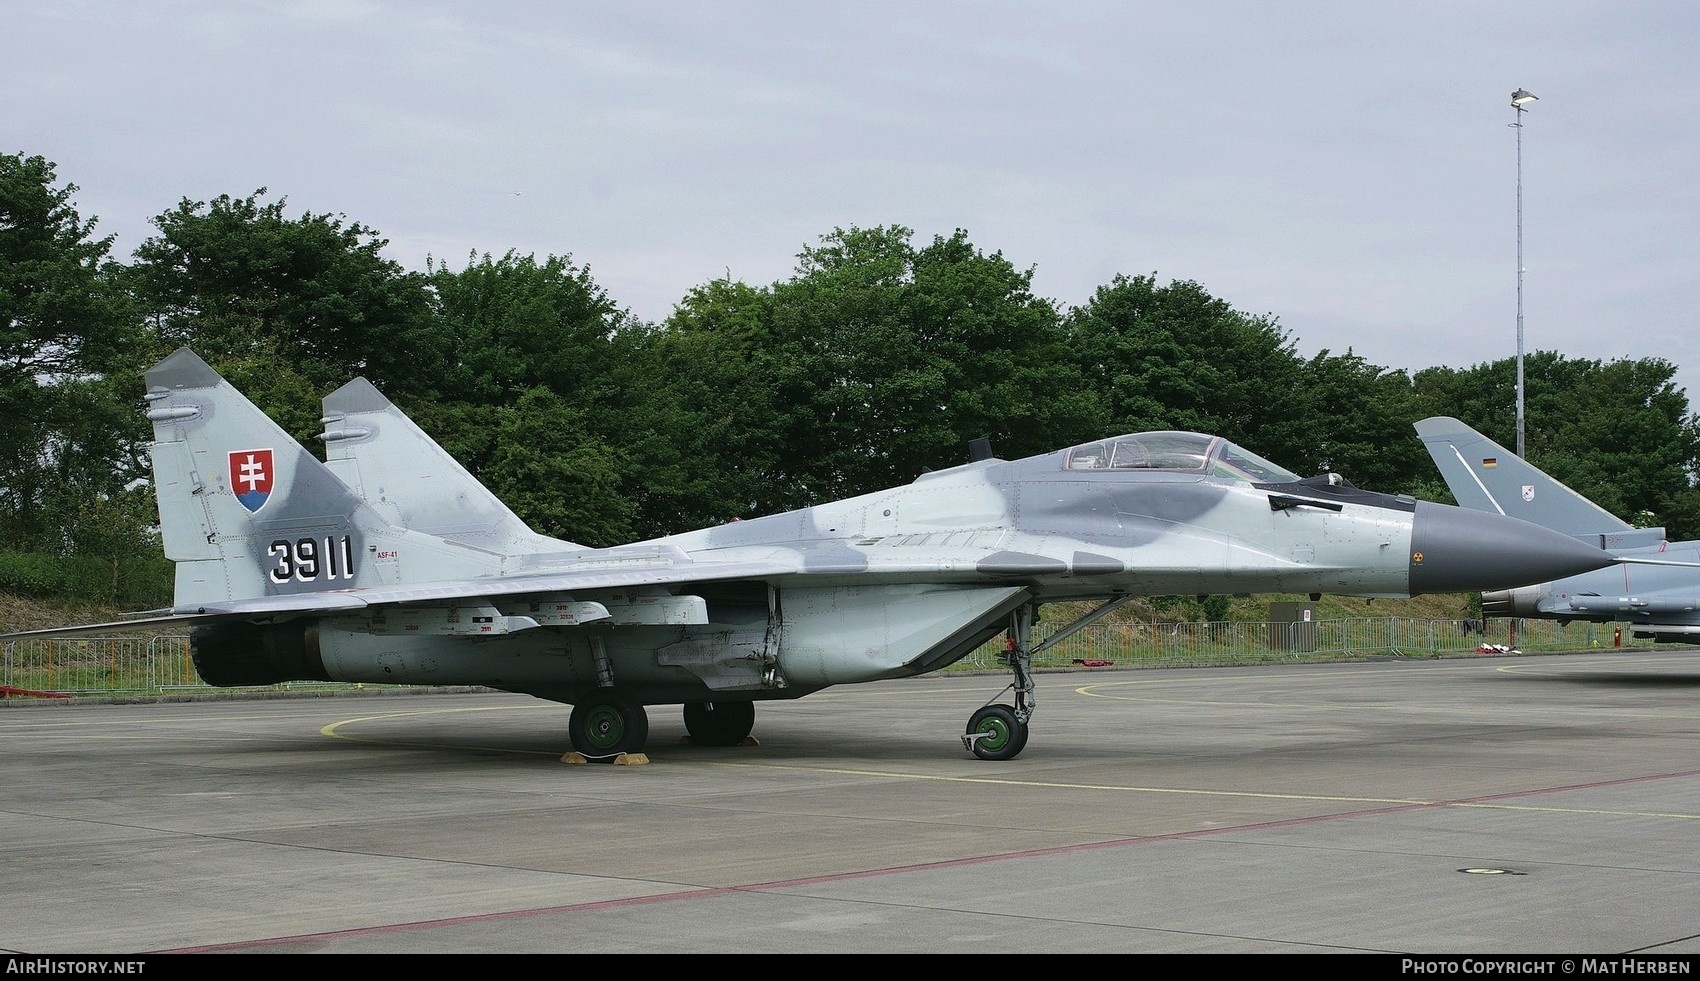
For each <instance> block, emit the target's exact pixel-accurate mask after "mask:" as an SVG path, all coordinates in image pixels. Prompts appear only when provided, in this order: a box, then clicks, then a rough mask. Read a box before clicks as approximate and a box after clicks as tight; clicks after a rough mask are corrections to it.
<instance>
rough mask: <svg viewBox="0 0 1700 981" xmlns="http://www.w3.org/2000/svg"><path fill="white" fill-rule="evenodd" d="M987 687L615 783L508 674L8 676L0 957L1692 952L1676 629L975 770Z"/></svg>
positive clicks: (1150, 694) (1694, 683)
mask: <svg viewBox="0 0 1700 981" xmlns="http://www.w3.org/2000/svg"><path fill="white" fill-rule="evenodd" d="M1006 681H1007V678H1006V677H1004V676H998V675H961V676H959V675H933V676H929V677H925V678H919V679H913V680H906V681H896V682H880V683H874V684H866V685H854V686H847V687H842V688H833V689H828V690H827V691H824V692H820V693H817V694H815V695H811V696H808V697H806V698H803V699H800V700H798V701H795V702H774V703H763V704H761V705H760V706H759V708H758V710H757V719H756V731H755V735H756V739H757V741H758V745H753V746H742V747H737V748H730V749H715V748H706V747H699V746H694V745H690V744H688V743H687V742H684V741H683V739H684V736H685V729H684V724H683V722H682V720H681V716H680V712H679V709H678V707H677V706H659V707H655V708H653V709H652V710H651V713H650V716H651V731H650V740H649V745H648V749H647V754H646V755H647V756H648V759H649V762H648V763H647V764H644V765H631V766H611V765H606V764H571V763H566V762H563V755H564V754H565V753H566V752H567V751H568V743H567V738H566V728H567V715H568V711H569V710H568V708H567V707H566V706H562V705H556V704H553V703H549V702H544V701H540V700H538V699H534V698H530V697H528V696H520V695H508V694H500V693H484V692H467V693H413V692H409V693H405V694H393V693H384V694H375V693H371V692H366V693H358V694H353V695H344V696H334V697H332V696H320V697H288V698H262V699H242V700H233V699H221V700H198V701H175V702H143V703H133V704H116V703H96V702H85V701H75V702H47V701H36V700H27V699H6V700H4V701H0V746H3V747H4V752H3V753H0V787H3V792H0V848H3V852H0V896H4V911H3V914H0V950H3V951H9V952H16V953H25V954H30V955H51V954H63V955H100V954H106V955H125V954H129V955H139V954H165V953H168V952H179V953H186V952H256V953H403V952H405V953H437V952H441V953H469V954H478V953H817V954H819V953H1348V954H1350V953H1360V954H1383V955H1385V954H1398V955H1436V956H1438V955H1471V956H1484V957H1486V956H1512V955H1554V956H1557V955H1566V954H1569V955H1584V956H1610V955H1621V954H1626V953H1635V954H1643V955H1658V956H1668V957H1670V958H1672V959H1673V960H1676V961H1680V962H1683V963H1691V962H1692V961H1693V959H1694V955H1695V954H1697V953H1700V651H1694V650H1687V649H1683V650H1673V651H1664V650H1659V651H1653V650H1644V649H1636V650H1610V651H1604V652H1590V653H1584V654H1567V655H1547V656H1529V655H1525V656H1512V655H1504V656H1491V657H1467V658H1452V659H1443V660H1397V659H1389V660H1381V661H1372V662H1355V663H1332V664H1288V665H1269V666H1258V667H1228V668H1179V669H1154V670H1101V669H1100V670H1084V671H1074V672H1057V673H1044V674H1041V675H1039V678H1038V681H1039V692H1038V704H1037V712H1036V714H1035V715H1034V718H1033V722H1032V739H1031V741H1030V742H1029V743H1028V745H1027V748H1026V750H1025V751H1024V752H1023V753H1022V755H1021V756H1020V757H1018V758H1017V759H1015V760H1012V761H1007V762H1003V763H990V762H984V761H981V760H977V759H975V758H974V757H972V756H971V755H970V754H968V753H967V752H966V751H965V750H964V749H963V747H962V744H961V739H960V734H961V732H962V731H963V729H964V728H965V726H966V724H967V720H968V717H969V715H970V713H972V712H973V711H974V710H975V709H976V708H978V707H979V706H980V705H982V704H984V703H986V702H988V701H991V700H993V699H994V698H996V696H998V693H999V689H1000V687H1002V686H1003V685H1004V684H1005V682H1006ZM1001 700H1005V701H1007V700H1008V696H1007V695H1006V696H1004V698H1003V699H1001ZM0 960H3V958H0Z"/></svg>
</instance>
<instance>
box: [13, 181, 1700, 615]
mask: <svg viewBox="0 0 1700 981" xmlns="http://www.w3.org/2000/svg"><path fill="white" fill-rule="evenodd" d="M74 190H75V186H74V185H69V184H65V185H60V184H58V182H57V176H56V174H55V168H54V166H53V165H52V164H50V163H48V162H46V161H45V160H43V159H41V158H40V157H28V158H26V157H24V156H22V155H21V154H17V155H10V156H0V548H4V549H11V550H13V552H14V553H31V554H37V555H51V556H56V557H61V558H59V559H56V560H54V561H55V562H57V564H54V562H47V561H45V560H43V561H42V562H34V561H33V560H26V559H8V560H6V566H5V568H6V569H7V570H10V571H5V572H0V576H4V577H5V579H4V582H0V585H4V583H5V582H12V581H14V580H15V581H16V582H17V583H18V584H19V586H20V588H24V587H27V588H29V589H32V590H40V589H49V590H63V591H65V593H66V594H67V595H74V594H75V593H74V591H75V590H78V589H96V588H106V589H108V590H111V591H120V590H123V589H129V588H131V587H126V586H123V585H122V583H123V582H125V581H126V580H127V578H129V577H130V573H128V572H125V571H124V569H125V566H124V562H125V561H127V560H128V558H130V557H134V556H157V554H158V545H157V542H156V541H155V539H154V538H153V534H152V531H151V526H152V524H153V521H154V519H155V515H154V511H153V504H152V495H151V490H150V489H149V488H148V487H147V486H146V483H145V481H146V479H147V478H148V476H149V469H148V466H147V458H146V453H145V445H146V440H147V438H148V435H149V432H148V425H147V423H146V421H145V419H144V418H143V417H142V416H141V414H140V413H138V412H136V409H135V406H136V402H137V400H138V398H139V396H140V395H141V394H142V379H141V377H140V373H141V371H142V370H143V369H144V368H145V366H147V365H149V364H152V363H153V362H154V361H155V360H157V359H158V358H159V357H162V356H163V355H165V354H166V353H169V351H170V350H172V349H173V348H175V347H177V346H179V345H184V344H188V345H190V346H192V347H194V348H195V349H196V351H197V352H198V353H200V354H201V355H202V357H204V358H206V359H207V360H208V361H209V363H211V364H212V365H213V366H214V367H215V368H217V369H218V370H219V371H221V372H222V373H223V374H224V375H225V376H226V377H227V378H229V379H230V380H231V382H232V383H233V384H235V385H236V386H237V387H238V388H240V389H242V390H243V391H244V392H245V393H247V394H248V395H249V397H250V398H252V399H253V400H254V401H255V402H256V404H258V405H259V406H260V407H261V408H262V409H264V410H266V411H267V412H268V413H270V414H271V415H272V416H273V417H274V418H275V419H277V420H278V422H279V423H280V424H281V425H283V427H284V428H285V429H286V430H288V431H289V432H290V433H292V434H294V435H295V436H296V438H297V439H299V440H300V441H301V442H303V444H305V445H308V446H313V445H316V439H315V437H316V436H317V434H318V432H319V414H320V406H319V402H320V399H322V398H323V397H324V395H326V394H327V393H329V392H330V391H331V390H333V389H334V388H336V387H338V386H340V385H341V384H343V383H344V382H345V381H347V380H348V379H349V378H350V377H352V376H354V375H357V374H359V375H365V376H366V377H367V378H369V379H370V380H371V381H373V382H374V383H375V384H377V385H378V386H379V387H380V388H381V389H383V390H384V391H385V392H386V394H388V395H389V396H390V398H391V399H393V400H394V401H395V402H396V404H397V405H398V406H400V407H402V408H403V409H404V410H405V411H407V412H409V414H410V415H412V416H413V417H414V419H415V421H416V422H418V423H419V425H420V426H421V427H422V428H423V429H425V430H426V431H427V432H428V433H431V434H432V436H433V437H435V438H436V439H437V440H438V442H440V443H441V444H442V445H443V446H444V448H445V449H447V450H448V451H449V452H450V453H452V454H453V455H454V456H455V457H456V459H458V460H460V461H461V463H462V464H463V465H464V466H466V468H467V469H468V470H469V471H470V472H471V473H472V474H474V475H475V476H477V477H478V478H480V479H482V480H484V481H485V483H486V484H487V485H488V486H489V487H490V488H491V489H492V490H493V491H494V492H495V493H497V494H498V496H500V497H502V498H503V499H504V500H505V501H506V502H507V503H508V504H509V506H510V507H512V508H513V509H514V510H515V511H516V513H518V514H520V516H521V517H522V518H525V519H526V520H527V521H528V522H530V523H532V524H533V526H534V527H536V528H537V529H538V530H539V531H542V532H544V533H546V534H551V535H554V536H557V537H561V538H566V539H570V540H573V541H577V542H582V543H585V544H590V545H611V544H616V543H620V542H623V541H628V540H631V539H633V538H640V539H641V538H649V537H654V536H657V535H662V534H666V533H671V532H678V531H684V530H687V529H690V528H697V527H703V526H707V525H712V524H717V523H720V522H723V521H726V520H729V519H731V518H734V517H753V516H757V515H761V514H769V513H775V512H779V511H785V510H790V509H793V508H798V507H802V506H806V505H810V504H817V503H821V502H823V501H826V500H831V499H837V498H843V497H847V496H851V495H855V494H860V493H865V492H868V491H872V490H875V489H879V488H883V487H888V486H892V485H894V484H899V483H903V482H907V481H909V480H911V479H913V478H914V477H915V476H916V475H917V474H919V473H921V472H922V471H924V470H927V469H936V468H940V467H944V466H951V465H954V464H957V463H960V462H962V461H963V460H964V459H965V458H966V452H965V447H966V445H967V443H968V441H969V440H971V439H974V438H977V437H989V438H990V439H991V442H992V445H993V449H994V451H996V452H997V454H998V455H999V456H1002V457H1004V458H1007V459H1014V458H1019V457H1023V456H1027V455H1031V454H1035V453H1040V452H1045V451H1048V450H1052V449H1056V448H1059V447H1061V446H1066V445H1070V444H1074V443H1080V442H1085V441H1087V440H1090V439H1097V438H1101V437H1104V436H1108V435H1113V434H1116V433H1121V432H1132V431H1138V430H1143V429H1192V430H1201V431H1206V432H1213V433H1219V434H1221V435H1223V436H1226V437H1228V438H1230V439H1232V440H1234V441H1236V442H1239V443H1242V444H1244V445H1245V446H1247V447H1248V448H1250V449H1252V450H1255V451H1256V452H1258V453H1260V454H1263V455H1265V456H1268V457H1269V458H1270V459H1272V460H1274V461H1276V462H1277V463H1281V464H1282V465H1284V466H1286V467H1288V468H1289V469H1292V470H1296V471H1299V472H1301V473H1316V472H1322V471H1336V472H1339V473H1341V474H1343V475H1344V476H1345V477H1347V478H1348V479H1349V480H1351V481H1352V482H1353V483H1356V484H1358V485H1359V486H1362V487H1366V488H1369V489H1372V490H1383V491H1392V492H1404V493H1409V494H1412V495H1414V496H1417V497H1421V498H1425V499H1428V500H1439V501H1448V500H1450V494H1449V493H1447V491H1446V490H1445V487H1444V485H1443V484H1442V483H1441V482H1440V481H1439V479H1438V474H1437V473H1436V472H1435V470H1434V467H1433V465H1432V463H1431V462H1430V461H1429V459H1428V457H1427V454H1426V452H1425V451H1424V449H1423V447H1422V445H1421V443H1420V441H1419V440H1417V439H1416V437H1415V435H1414V433H1413V432H1412V429H1411V426H1412V423H1414V422H1415V421H1416V420H1418V419H1420V418H1423V417H1424V416H1428V415H1440V414H1443V415H1453V416H1457V417H1459V418H1460V419H1463V420H1464V421H1465V422H1467V423H1469V424H1471V425H1473V426H1475V427H1476V428H1478V429H1480V430H1482V431H1483V432H1485V433H1487V434H1488V435H1490V436H1492V437H1493V438H1495V439H1497V440H1499V441H1500V442H1501V443H1503V444H1505V445H1507V446H1511V445H1514V443H1515V432H1514V428H1513V427H1514V415H1513V406H1514V401H1515V394H1516V391H1515V377H1514V373H1513V370H1514V365H1513V363H1512V362H1511V361H1510V360H1503V361H1497V362H1492V363H1487V364H1480V365H1475V366H1472V367H1469V368H1462V369H1453V368H1433V369H1425V370H1423V371H1419V372H1417V373H1415V374H1414V375H1412V374H1409V373H1407V372H1405V371H1403V370H1397V369H1389V368H1386V367H1383V366H1380V365H1375V364H1371V363H1369V362H1367V361H1365V360H1364V359H1363V358H1361V357H1359V356H1357V355H1355V354H1354V353H1352V352H1351V351H1350V350H1348V351H1347V352H1346V353H1345V354H1343V355H1335V354H1332V353H1330V352H1327V351H1323V352H1321V353H1320V354H1318V355H1316V356H1315V357H1313V358H1310V359H1308V360H1307V359H1304V358H1301V357H1299V356H1298V355H1297V353H1296V345H1295V343H1294V338H1293V336H1292V334H1291V333H1290V332H1289V331H1288V330H1287V329H1286V328H1284V327H1283V326H1282V325H1281V324H1280V322H1279V321H1278V320H1277V319H1276V318H1275V317H1274V316H1273V315H1268V314H1266V315H1256V316H1254V315H1250V314H1247V313H1244V312H1241V311H1239V310H1236V309H1235V308H1234V307H1233V306H1232V305H1231V304H1230V303H1229V302H1228V301H1227V300H1225V299H1222V298H1218V297H1214V296H1212V295H1211V294H1210V293H1209V292H1208V291H1207V290H1206V289H1205V288H1204V287H1203V286H1202V285H1200V284H1199V283H1197V282H1192V281H1175V282H1171V283H1168V284H1162V283H1159V282H1158V280H1157V277H1156V275H1155V274H1154V273H1153V274H1151V275H1149V276H1127V275H1118V276H1115V277H1114V278H1113V279H1112V280H1111V281H1110V282H1109V283H1107V284H1105V285H1103V286H1102V287H1100V288H1099V289H1098V290H1097V291H1095V292H1094V294H1093V296H1092V297H1091V299H1090V301H1089V302H1088V303H1086V304H1084V305H1083V306H1080V307H1077V308H1074V309H1070V310H1067V311H1063V310H1061V309H1060V308H1059V306H1058V304H1056V303H1055V302H1054V301H1052V300H1049V299H1046V298H1043V297H1039V296H1036V295H1034V293H1033V291H1032V279H1033V270H1032V269H1022V268H1019V267H1017V266H1016V265H1015V264H1014V263H1012V262H1011V261H1010V260H1008V259H1007V258H1005V257H1004V255H1003V254H1002V253H1001V252H990V253H988V252H986V251H985V250H983V249H981V248H980V247H978V246H976V245H975V244H974V243H973V242H972V241H971V240H970V239H969V237H968V234H967V233H966V232H965V231H962V230H957V231H956V232H955V233H953V234H951V235H949V236H936V237H934V238H933V239H932V241H931V242H927V243H916V242H915V241H914V240H913V239H914V233H913V232H912V231H911V230H910V229H908V228H905V227H903V226H900V225H888V226H879V227H871V228H862V227H854V226H852V227H848V228H835V229H833V230H832V231H831V232H830V233H829V234H827V235H824V236H822V237H821V239H820V240H819V242H818V244H816V245H814V246H812V247H807V248H805V249H803V250H802V251H801V253H800V254H799V255H798V257H797V265H796V268H795V271H794V273H793V274H792V275H791V276H790V277H788V278H786V279H783V280H781V281H778V282H775V283H772V284H769V285H765V286H753V285H749V284H745V283H740V282H735V281H733V280H732V279H731V278H730V277H729V276H728V277H726V278H724V279H716V280H713V281H710V282H707V283H703V284H701V285H699V286H696V287H694V288H692V289H690V290H689V291H687V293H686V295H685V296H684V297H683V298H682V299H681V301H680V302H679V304H678V305H677V306H676V307H675V309H674V312H673V314H672V315H671V316H670V317H669V318H668V319H667V320H666V321H665V322H663V323H660V324H648V323H641V322H638V321H636V320H635V319H634V318H632V317H631V315H630V314H629V313H628V312H626V311H625V310H624V309H622V308H621V307H620V306H619V305H618V304H617V303H616V302H615V301H614V300H613V299H612V298H611V297H609V296H608V295H607V293H606V292H605V291H604V290H603V289H602V288H601V287H600V286H599V285H598V284H597V283H596V282H595V280H594V279H593V278H592V276H591V272H590V268H589V267H588V266H582V265H579V264H577V263H575V262H574V261H573V259H572V258H571V257H570V256H548V257H545V258H541V259H540V258H538V257H536V256H532V255H522V254H519V253H516V252H512V251H510V252H508V253H506V254H504V255H502V256H500V257H499V258H495V257H492V256H491V255H490V254H482V255H480V254H477V253H474V254H472V255H471V256H469V257H468V260H467V262H466V264H465V266H464V268H460V269H450V268H448V267H447V266H444V265H439V264H438V263H436V262H435V261H432V262H431V263H429V264H428V268H427V270H426V271H425V272H424V273H411V272H407V271H405V270H403V269H401V268H400V267H399V266H398V265H397V264H395V263H394V262H392V261H390V260H387V259H385V258H384V257H383V255H382V251H383V248H384V247H385V244H386V243H385V242H384V240H383V239H382V238H381V237H380V236H379V235H378V234H377V233H376V232H375V231H374V230H372V229H370V228H368V227H367V226H365V225H363V224H361V223H359V222H354V221H350V220H349V219H347V218H346V217H345V216H341V215H336V216H333V215H329V214H314V213H312V212H310V211H308V212H303V213H301V214H298V215H295V216H291V215H290V214H288V213H287V211H286V208H285V204H286V202H285V201H284V200H281V199H280V200H277V201H266V200H263V198H264V197H265V194H266V192H265V191H264V190H261V191H256V192H255V193H254V194H252V195H248V196H245V197H232V196H229V195H221V196H218V197H215V198H212V199H211V200H208V201H192V200H189V199H184V200H183V201H182V202H181V203H180V204H179V205H178V206H177V207H175V208H174V209H172V210H171V211H168V212H167V213H165V214H163V215H160V216H158V217H157V218H155V219H154V224H155V226H156V228H157V229H158V234H157V235H156V236H154V237H151V238H149V239H148V241H147V242H145V243H144V244H143V245H142V246H141V247H140V248H139V249H137V251H136V254H135V256H134V258H133V261H132V262H131V263H130V264H129V265H127V266H126V265H122V264H120V263H117V262H114V261H112V260H111V259H109V258H108V255H107V253H108V250H109V248H110V243H111V240H110V239H108V238H99V237H96V236H95V235H94V233H93V229H94V226H95V221H94V220H93V219H88V220H85V219H84V218H82V217H81V216H80V215H78V214H77V213H76V211H75V210H74V209H73V208H72V207H71V206H70V204H69V201H70V197H71V194H72V192H73V191H74ZM1674 372H1675V368H1674V366H1672V365H1670V364H1668V363H1667V362H1664V361H1662V360H1659V359H1656V358H1650V359H1642V360H1635V361H1614V362H1605V363H1602V362H1598V361H1587V360H1580V359H1566V358H1564V357H1563V356H1561V355H1558V354H1556V353H1553V352H1539V353H1537V354H1536V355H1535V356H1533V357H1532V358H1529V359H1528V360H1527V363H1526V378H1527V386H1528V393H1527V394H1528V398H1527V420H1528V456H1529V459H1530V461H1531V462H1533V463H1535V464H1536V465H1537V466H1539V467H1541V468H1542V469H1544V470H1546V471H1547V472H1549V473H1551V474H1552V475H1553V476H1555V477H1557V478H1558V479H1560V480H1562V481H1564V482H1565V483H1567V484H1569V485H1570V486H1572V487H1574V488H1575V489H1576V490H1577V491H1579V492H1581V493H1583V494H1584V495H1586V496H1588V497H1589V498H1591V499H1593V500H1595V501H1597V502H1598V503H1600V504H1601V505H1602V506H1604V507H1606V508H1607V509H1608V510H1611V511H1613V512H1614V513H1617V514H1619V515H1623V516H1625V517H1627V518H1632V519H1633V520H1636V521H1637V522H1640V523H1647V522H1650V523H1653V524H1662V525H1664V526H1665V528H1666V530H1667V533H1668V534H1670V535H1671V536H1672V537H1674V538H1690V537H1696V536H1700V490H1696V487H1695V480H1694V477H1695V472H1696V468H1697V465H1700V421H1697V418H1696V417H1695V416H1694V415H1691V414H1690V411H1689V404H1688V399H1687V397H1686V395H1685V394H1684V393H1682V392H1680V391H1677V390H1675V388H1674V387H1673V385H1672V384H1671V378H1672V377H1673V375H1674ZM67 557H95V558H98V559H100V560H101V562H102V564H101V565H100V566H99V568H100V569H103V570H107V571H105V572H103V573H101V574H96V573H95V572H93V571H91V570H93V569H95V566H87V567H82V566H78V565H76V564H75V563H72V562H69V561H65V559H66V558H67ZM157 561H159V562H163V560H157ZM72 569H80V570H81V571H79V572H76V573H74V574H73V573H71V572H67V571H66V570H72ZM137 575H138V576H139V578H138V579H137V581H138V582H140V581H142V580H143V579H145V578H146V577H145V576H140V574H139V573H138V574H137ZM102 580H104V581H106V582H108V583H109V585H108V586H105V587H97V586H96V583H97V582H99V581H102ZM150 581H152V582H154V583H155V586H154V587H150V588H164V589H165V590H166V591H168V590H169V586H168V585H167V586H164V587H159V586H158V582H159V581H158V580H150ZM142 591H143V592H145V591H146V590H145V589H144V590H142ZM1160 602H1162V603H1166V604H1169V607H1172V609H1169V608H1168V607H1166V608H1165V611H1166V615H1167V614H1175V613H1177V611H1182V610H1183V609H1184V612H1185V613H1186V614H1187V615H1189V616H1199V617H1206V618H1208V619H1220V618H1219V617H1217V616H1216V614H1219V613H1222V612H1223V610H1222V608H1221V605H1220V601H1219V600H1218V599H1216V598H1209V599H1205V600H1202V601H1201V600H1198V599H1195V598H1176V599H1168V600H1162V601H1160Z"/></svg>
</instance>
